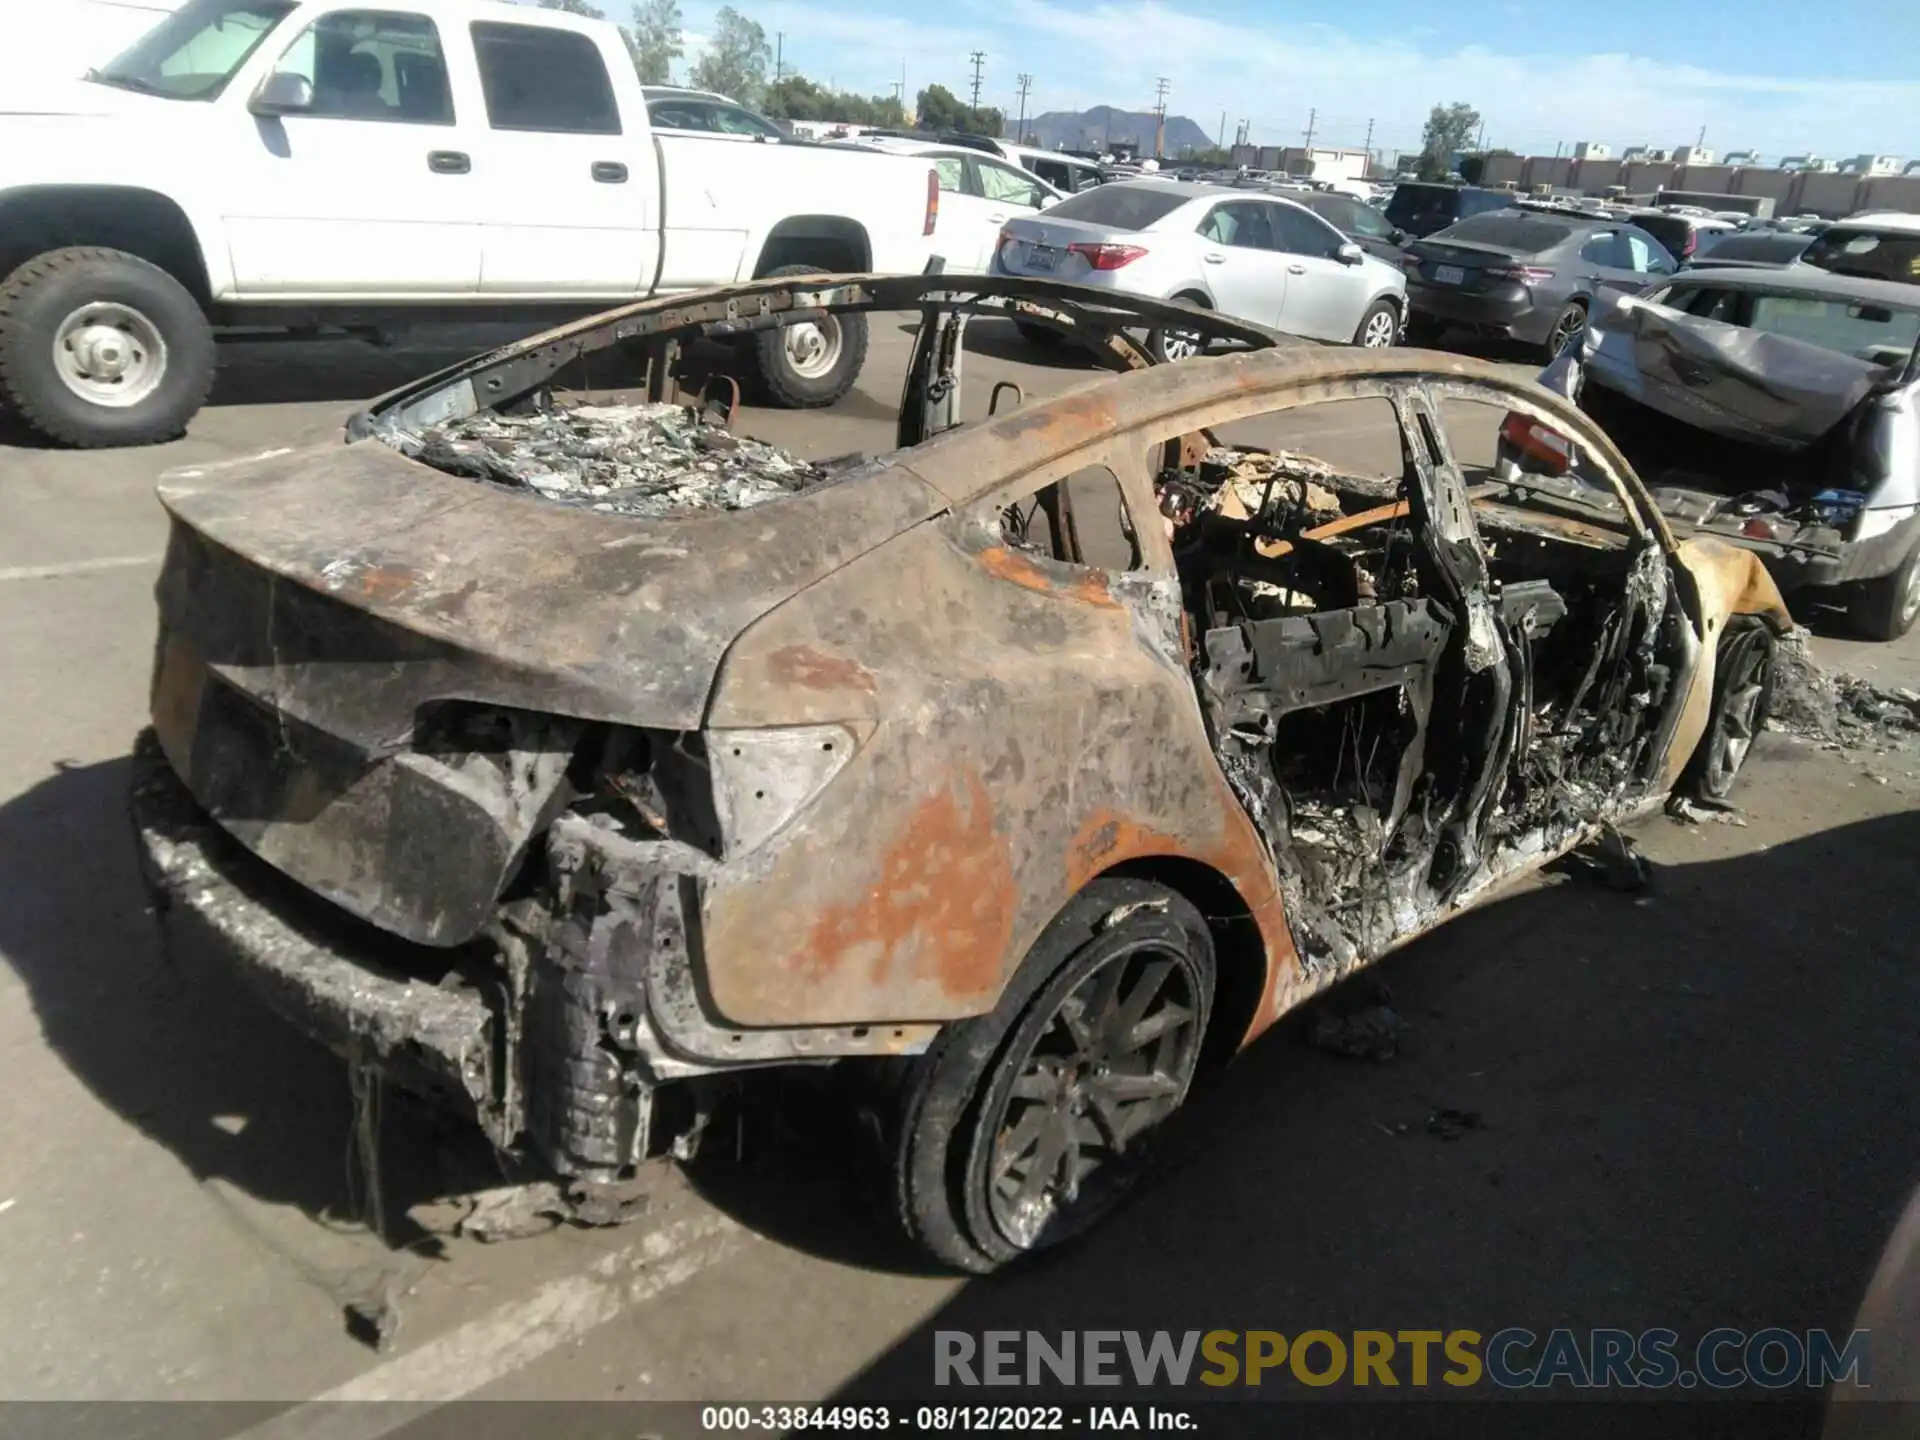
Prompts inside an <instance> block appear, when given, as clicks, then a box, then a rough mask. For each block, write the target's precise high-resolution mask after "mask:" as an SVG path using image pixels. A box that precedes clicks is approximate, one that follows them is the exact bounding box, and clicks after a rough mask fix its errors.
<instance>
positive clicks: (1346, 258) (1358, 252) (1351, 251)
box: [1333, 240, 1366, 265]
mask: <svg viewBox="0 0 1920 1440" xmlns="http://www.w3.org/2000/svg"><path fill="white" fill-rule="evenodd" d="M1365 255H1366V252H1365V251H1364V250H1362V249H1361V248H1360V247H1359V246H1358V245H1356V244H1354V243H1353V241H1351V240H1349V241H1347V242H1346V243H1345V244H1344V245H1342V246H1341V247H1340V248H1339V249H1338V250H1336V251H1334V252H1333V258H1334V259H1336V260H1338V261H1339V262H1340V263H1341V264H1342V265H1358V264H1359V263H1360V261H1361V260H1362V259H1363V258H1364V257H1365Z"/></svg>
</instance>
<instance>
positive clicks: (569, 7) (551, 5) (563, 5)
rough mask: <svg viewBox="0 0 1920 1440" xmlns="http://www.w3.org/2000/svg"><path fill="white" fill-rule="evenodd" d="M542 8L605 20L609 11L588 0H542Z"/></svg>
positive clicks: (590, 18)
mask: <svg viewBox="0 0 1920 1440" xmlns="http://www.w3.org/2000/svg"><path fill="white" fill-rule="evenodd" d="M540 8H541V9H542V10H564V11H566V12H567V14H569V15H584V16H586V18H587V19H589V20H604V19H606V18H607V12H606V11H604V10H599V9H596V8H595V7H593V6H592V5H589V4H588V3H587V0H540Z"/></svg>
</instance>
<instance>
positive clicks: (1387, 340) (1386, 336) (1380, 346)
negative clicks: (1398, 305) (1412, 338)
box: [1360, 310, 1400, 350]
mask: <svg viewBox="0 0 1920 1440" xmlns="http://www.w3.org/2000/svg"><path fill="white" fill-rule="evenodd" d="M1399 331H1400V323H1399V321H1397V320H1396V319H1395V318H1394V315H1393V312H1392V311H1391V310H1381V311H1379V312H1377V313H1376V314H1373V315H1369V316H1368V317H1367V328H1366V329H1365V330H1364V331H1362V332H1361V335H1360V344H1361V345H1362V346H1363V347H1364V348H1366V349H1368V350H1384V349H1386V347H1387V346H1389V345H1391V344H1393V341H1394V337H1395V336H1396V335H1398V334H1399Z"/></svg>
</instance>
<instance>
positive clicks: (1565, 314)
mask: <svg viewBox="0 0 1920 1440" xmlns="http://www.w3.org/2000/svg"><path fill="white" fill-rule="evenodd" d="M1586 328H1587V307H1586V306H1584V305H1582V304H1581V303H1580V302H1579V301H1577V300H1576V301H1574V302H1573V303H1571V304H1569V305H1567V306H1565V307H1564V308H1563V309H1562V310H1561V311H1560V313H1559V314H1558V315H1556V316H1554V318H1553V328H1552V329H1551V330H1549V331H1548V332H1547V343H1546V344H1545V345H1544V346H1542V347H1541V349H1542V353H1543V354H1544V355H1545V357H1546V360H1547V363H1548V364H1552V363H1553V362H1554V361H1555V360H1557V359H1558V358H1559V356H1560V352H1561V351H1562V350H1564V349H1566V348H1567V346H1569V345H1571V344H1572V343H1573V342H1574V341H1575V340H1578V339H1579V338H1580V334H1581V332H1582V331H1584V330H1585V329H1586Z"/></svg>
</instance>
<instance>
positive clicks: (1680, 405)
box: [1541, 267, 1920, 640]
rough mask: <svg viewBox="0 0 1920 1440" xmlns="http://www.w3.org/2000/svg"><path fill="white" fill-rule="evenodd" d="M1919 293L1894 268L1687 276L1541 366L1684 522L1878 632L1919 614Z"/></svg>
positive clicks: (1892, 633)
mask: <svg viewBox="0 0 1920 1440" xmlns="http://www.w3.org/2000/svg"><path fill="white" fill-rule="evenodd" d="M1916 342H1920V302H1916V300H1915V298H1914V292H1913V287H1912V286H1910V285H1903V284H1898V283H1895V282H1892V281H1883V280H1874V279H1866V278H1859V277H1852V276H1841V275H1831V274H1827V273H1825V272H1823V271H1820V270H1815V269H1810V268H1807V267H1795V268H1794V269H1793V270H1791V271H1751V272H1749V271H1738V270H1735V271H1721V272H1713V271H1708V272H1704V273H1698V274H1688V275H1683V276H1681V277H1679V278H1678V279H1676V280H1674V281H1672V282H1669V283H1667V284H1664V285H1661V286H1658V287H1655V288H1653V289H1652V290H1650V291H1648V292H1647V293H1646V294H1644V295H1640V296H1625V297H1619V298H1616V299H1615V300H1613V301H1611V302H1609V303H1607V304H1605V305H1602V306H1600V307H1598V308H1596V310H1595V312H1594V314H1593V316H1592V319H1591V321H1590V323H1589V325H1588V328H1587V332H1586V334H1585V336H1584V337H1583V338H1582V341H1581V343H1580V344H1579V345H1578V346H1577V347H1573V348H1570V349H1569V350H1568V351H1566V352H1565V353H1563V354H1562V355H1561V356H1560V357H1559V358H1557V359H1556V360H1555V361H1554V362H1553V363H1552V364H1551V365H1550V366H1549V367H1548V368H1547V370H1546V372H1545V373H1544V374H1543V375H1542V376H1541V381H1542V383H1543V384H1545V385H1546V386H1547V387H1548V388H1549V389H1552V390H1555V391H1557V392H1558V393H1560V394H1563V395H1567V396H1568V397H1570V398H1576V399H1577V400H1578V402H1579V404H1580V405H1581V407H1582V408H1583V409H1584V410H1586V411H1587V412H1588V413H1589V414H1590V415H1592V416H1593V417H1594V418H1595V419H1596V420H1598V421H1599V422H1600V424H1601V425H1602V426H1603V427H1604V428H1605V429H1606V430H1607V433H1608V434H1609V435H1610V436H1611V437H1612V438H1613V440H1614V442H1615V443H1616V444H1618V445H1619V446H1620V447H1621V450H1622V452H1623V453H1624V454H1626V456H1627V457H1628V458H1629V459H1630V460H1632V461H1633V463H1634V464H1636V465H1637V466H1638V467H1639V469H1640V472H1641V474H1642V476H1643V477H1644V478H1645V479H1646V481H1647V483H1648V484H1649V486H1651V487H1652V490H1653V496H1654V500H1655V502H1656V503H1657V504H1658V505H1659V507H1660V509H1661V510H1662V512H1663V513H1664V514H1665V515H1666V517H1667V519H1668V521H1669V523H1670V524H1673V525H1674V526H1676V527H1677V528H1679V529H1680V530H1681V531H1682V532H1683V533H1689V534H1691V533H1703V534H1712V535H1718V536H1721V537H1723V538H1725V539H1727V540H1729V541H1730V542H1732V543H1734V544H1737V545H1743V546H1746V547H1748V548H1750V549H1752V550H1753V551H1754V552H1755V553H1756V554H1758V555H1760V556H1761V558H1762V559H1763V560H1764V561H1765V562H1766V564H1767V567H1768V569H1769V571H1771V573H1772V574H1773V576H1774V579H1775V580H1776V581H1777V582H1778V583H1779V585H1780V587H1781V589H1782V590H1783V591H1786V592H1787V593H1789V594H1791V593H1792V592H1794V591H1797V590H1808V591H1812V590H1821V591H1826V592H1829V593H1830V594H1833V595H1834V596H1835V598H1838V599H1842V600H1844V601H1846V602H1848V603H1849V604H1850V607H1851V609H1852V612H1853V616H1854V620H1855V622H1856V624H1857V626H1858V627H1859V628H1860V629H1861V630H1862V631H1863V632H1864V633H1865V634H1866V635H1868V637H1869V638H1873V639H1880V640H1890V639H1894V638H1896V637H1897V636H1899V635H1903V634H1905V633H1906V632H1907V631H1908V630H1909V629H1911V628H1912V626H1913V623H1914V621H1915V619H1916V618H1920V368H1917V361H1920V347H1917V345H1916Z"/></svg>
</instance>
